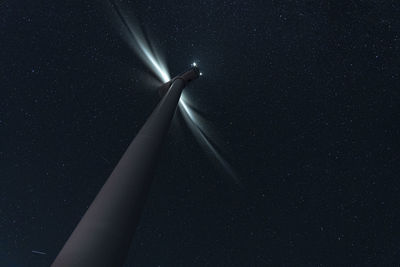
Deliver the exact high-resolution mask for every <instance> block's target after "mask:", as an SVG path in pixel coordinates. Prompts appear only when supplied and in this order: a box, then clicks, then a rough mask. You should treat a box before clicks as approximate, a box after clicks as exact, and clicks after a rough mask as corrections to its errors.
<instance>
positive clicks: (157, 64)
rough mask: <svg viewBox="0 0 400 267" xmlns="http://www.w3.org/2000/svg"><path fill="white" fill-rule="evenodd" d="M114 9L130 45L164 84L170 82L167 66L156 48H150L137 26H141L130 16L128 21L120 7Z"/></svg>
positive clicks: (116, 6)
mask: <svg viewBox="0 0 400 267" xmlns="http://www.w3.org/2000/svg"><path fill="white" fill-rule="evenodd" d="M114 7H115V11H116V15H117V16H116V17H117V18H118V19H119V21H120V24H121V25H123V29H124V33H125V35H124V37H125V38H126V39H127V42H128V44H129V45H130V46H131V47H132V48H133V50H134V51H135V52H136V54H137V55H138V56H139V57H140V58H141V59H142V61H143V63H145V64H146V65H147V66H148V67H149V68H150V69H151V70H152V71H153V73H154V74H155V75H156V76H157V77H158V78H159V79H160V80H161V81H162V82H164V83H165V82H168V81H169V80H170V76H169V74H168V69H167V67H166V64H164V63H163V62H162V61H161V60H160V57H159V56H158V54H157V51H156V50H155V49H154V47H152V46H150V44H149V42H148V41H147V39H146V38H145V37H144V34H143V31H142V29H141V28H140V27H139V26H137V25H139V24H138V23H132V22H131V20H134V18H133V17H132V16H129V18H130V19H127V17H128V16H127V15H125V14H124V13H123V12H122V10H121V8H120V7H119V6H118V5H115V6H114ZM151 48H153V49H151Z"/></svg>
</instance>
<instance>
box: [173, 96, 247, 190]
mask: <svg viewBox="0 0 400 267" xmlns="http://www.w3.org/2000/svg"><path fill="white" fill-rule="evenodd" d="M179 109H180V111H181V113H182V116H183V118H184V120H185V122H186V123H187V125H188V127H189V129H190V130H191V131H192V133H193V135H194V136H195V138H196V140H197V141H198V142H199V143H200V144H201V145H202V146H203V147H205V148H206V149H207V150H208V151H210V152H211V153H212V155H213V156H214V158H215V159H216V160H217V161H218V163H219V164H220V165H221V166H222V167H223V169H224V170H225V171H226V172H227V173H228V174H229V176H231V177H232V178H233V179H234V181H235V182H236V183H237V184H240V180H239V178H238V177H237V175H236V173H235V171H234V170H233V168H232V167H231V166H230V164H229V163H228V162H227V161H226V160H225V159H224V158H223V157H222V155H221V154H220V153H219V152H218V151H217V149H216V148H215V147H214V145H213V144H212V143H211V142H210V138H209V136H208V134H207V131H206V130H205V129H204V127H203V125H202V124H201V123H199V121H200V120H201V119H200V118H199V115H196V114H195V112H194V111H193V110H192V108H191V107H190V106H189V105H188V104H187V103H186V100H185V95H182V97H181V99H180V100H179Z"/></svg>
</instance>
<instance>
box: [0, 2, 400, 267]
mask: <svg viewBox="0 0 400 267" xmlns="http://www.w3.org/2000/svg"><path fill="white" fill-rule="evenodd" d="M124 7H125V8H126V11H127V12H131V13H133V14H135V16H136V18H137V19H138V21H140V25H141V27H142V28H144V29H146V31H147V33H148V34H149V36H152V37H153V38H154V40H156V45H157V47H158V49H159V50H160V51H161V52H162V54H163V55H164V56H165V58H166V63H167V65H168V67H169V70H170V73H171V75H172V76H174V75H176V74H178V73H180V72H182V71H184V70H186V69H187V68H188V67H189V66H190V63H192V62H193V61H197V62H198V65H199V67H200V68H201V70H202V72H203V73H204V75H203V76H202V77H201V79H199V80H197V81H196V82H194V83H193V84H191V85H190V86H189V88H187V92H188V93H189V94H190V96H191V99H192V101H193V102H195V103H196V105H197V106H198V109H199V111H200V112H201V113H202V114H203V116H204V117H205V118H206V119H207V121H208V122H209V123H210V125H212V128H213V129H214V132H215V135H216V136H218V138H219V139H218V140H220V141H218V144H219V147H220V150H219V151H220V152H221V154H222V155H223V156H224V158H225V159H226V160H227V161H228V162H229V163H230V164H231V165H232V166H233V168H234V169H235V171H236V174H237V176H238V178H239V179H240V184H237V183H235V182H234V180H233V179H232V177H231V176H230V175H228V174H227V173H226V172H225V171H224V170H223V168H221V166H219V165H218V164H217V162H216V161H215V160H213V157H212V155H210V153H209V152H207V151H204V149H203V148H202V147H201V146H200V145H199V144H198V143H197V142H196V140H195V138H194V137H193V135H192V134H191V132H190V131H189V129H188V128H187V127H186V126H185V124H184V123H182V120H180V118H179V116H177V117H176V118H174V121H173V123H172V125H171V128H170V131H169V133H168V136H167V139H166V142H165V144H164V147H163V151H162V154H161V156H160V161H159V164H158V168H157V171H156V176H155V180H154V183H153V186H152V189H151V193H150V195H149V198H148V201H147V204H146V207H145V210H144V213H143V216H142V220H141V224H140V226H139V228H138V230H137V232H136V235H135V237H134V241H133V244H132V247H131V251H130V253H129V257H128V260H127V264H126V266H317V265H318V266H348V265H353V266H354V265H363V266H365V265H374V266H376V265H399V264H400V231H399V227H400V206H399V202H400V180H399V178H400V164H399V161H400V156H399V151H400V141H399V139H400V104H399V101H400V92H399V89H400V82H399V78H400V77H399V73H400V3H399V2H398V1H395V0H393V1H389V0H387V1H385V0H383V1H378V0H371V1H360V0H354V1H337V0H332V1H329V0H324V1H261V0H260V1H233V0H232V1H228V0H227V1H211V0H209V1H206V0H200V1H161V0H150V1H126V3H125V5H124ZM111 13H112V12H111V7H110V5H109V4H108V2H107V1H103V2H102V1H87V0H84V1H58V0H56V1H23V0H17V1H11V0H0V48H1V49H0V137H1V138H0V266H6V267H9V266H10V267H11V266H12V267H14V266H23V267H25V266H49V265H50V264H51V262H52V261H53V260H54V258H55V256H56V255H57V253H58V252H59V250H60V249H61V247H62V246H63V244H64V242H65V241H66V239H67V238H68V236H69V235H70V233H71V232H72V230H73V229H74V227H75V226H76V224H77V223H78V222H79V220H80V218H81V216H82V215H83V214H84V212H85V210H86V209H87V207H88V205H89V204H90V203H91V201H92V200H93V199H94V197H95V195H96V194H97V192H98V190H99V189H100V187H101V186H102V185H103V183H104V182H105V180H106V179H107V177H108V176H109V174H110V173H111V171H112V169H113V167H114V166H115V164H116V163H117V162H118V160H119V158H120V157H121V155H122V154H123V152H124V151H125V149H126V148H127V146H128V145H129V143H130V142H131V140H132V139H133V137H134V136H135V134H136V133H137V132H138V130H139V129H140V127H141V125H142V124H143V123H144V122H145V120H146V118H147V116H148V115H149V114H150V113H151V111H152V109H153V108H154V106H155V105H156V103H157V101H158V97H157V94H156V89H155V86H154V85H152V83H151V82H149V80H150V78H149V76H150V74H149V73H150V72H149V70H148V68H147V67H146V66H145V65H144V64H143V63H142V62H141V60H140V59H139V58H138V57H137V56H136V55H135V53H134V52H133V51H132V49H131V48H130V47H129V46H128V44H127V43H126V41H125V40H124V39H123V38H122V36H121V33H120V32H119V31H118V27H115V23H114V22H115V21H114V19H113V17H112V15H111ZM32 251H40V252H43V253H46V254H37V253H33V252H32Z"/></svg>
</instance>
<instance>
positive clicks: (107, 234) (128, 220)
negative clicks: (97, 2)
mask: <svg viewBox="0 0 400 267" xmlns="http://www.w3.org/2000/svg"><path fill="white" fill-rule="evenodd" d="M198 76H199V71H198V69H197V68H192V69H190V70H189V71H187V72H186V73H184V74H182V75H181V76H178V77H177V78H175V79H173V80H172V81H170V82H169V83H170V84H171V85H170V87H169V89H168V91H167V92H166V94H165V95H164V96H163V98H162V99H161V101H160V103H159V104H158V105H157V107H156V108H155V109H154V111H153V113H152V114H151V115H150V117H149V118H148V119H147V121H146V123H145V124H144V125H143V127H142V128H141V130H140V131H139V133H138V134H137V135H136V137H135V139H134V140H133V141H132V143H131V144H130V145H129V147H128V149H127V150H126V152H125V153H124V155H123V156H122V158H121V160H120V161H119V163H118V164H117V166H116V167H115V169H114V170H113V172H112V173H111V175H110V177H109V178H108V179H107V181H106V183H105V184H104V185H103V187H102V188H101V190H100V192H99V193H98V194H97V196H96V198H95V199H94V201H93V202H92V204H91V205H90V207H89V209H88V210H87V211H86V213H85V214H84V216H83V217H82V219H81V221H80V222H79V224H78V225H77V226H76V228H75V230H74V231H73V233H72V234H71V236H70V237H69V239H68V240H67V242H66V243H65V245H64V247H63V248H62V249H61V251H60V252H59V254H58V256H57V257H56V259H55V261H54V262H53V264H52V266H54V267H64V266H65V267H91V266H93V267H101V266H104V267H110V266H122V265H123V263H124V261H125V258H126V254H127V252H128V250H129V247H130V244H131V241H132V237H133V234H134V232H135V229H136V227H137V225H138V223H139V218H140V214H141V211H142V209H143V206H144V203H145V200H146V197H147V195H148V192H149V189H150V185H151V183H152V180H153V174H154V170H155V167H156V161H157V158H158V155H159V152H160V148H161V145H162V143H163V139H164V137H165V135H166V133H167V131H168V128H169V126H170V122H171V119H172V117H173V115H174V112H175V110H176V106H177V103H178V101H179V98H180V95H181V93H182V90H183V88H184V87H185V85H186V84H187V83H188V82H190V81H191V80H193V79H196V78H197V77H198Z"/></svg>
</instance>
